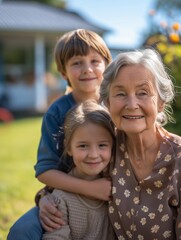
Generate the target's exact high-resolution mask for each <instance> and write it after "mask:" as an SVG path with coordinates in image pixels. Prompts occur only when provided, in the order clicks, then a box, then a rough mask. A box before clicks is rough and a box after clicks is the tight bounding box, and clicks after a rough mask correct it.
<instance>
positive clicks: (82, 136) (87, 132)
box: [68, 122, 113, 177]
mask: <svg viewBox="0 0 181 240" xmlns="http://www.w3.org/2000/svg"><path fill="white" fill-rule="evenodd" d="M112 146H113V139H112V136H111V134H110V133H109V131H108V130H107V129H105V128H104V127H102V126H100V125H98V124H94V123H90V122H88V123H85V124H83V125H81V126H79V127H78V128H77V129H76V130H75V132H74V133H73V136H72V139H71V143H70V149H69V151H68V154H69V155H70V156H72V157H73V161H74V164H75V166H76V172H78V174H79V175H80V176H83V177H86V176H96V175H98V174H99V173H101V172H102V171H103V169H105V168H106V167H107V165H108V163H109V162H110V159H111V154H112Z"/></svg>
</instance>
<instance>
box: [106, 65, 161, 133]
mask: <svg viewBox="0 0 181 240" xmlns="http://www.w3.org/2000/svg"><path fill="white" fill-rule="evenodd" d="M162 110H163V102H162V101H161V100H160V98H159V96H158V93H157V90H156V87H155V85H154V77H153V75H152V74H151V72H150V71H149V70H147V69H146V68H145V67H143V66H141V65H132V66H125V67H123V68H122V69H120V70H119V72H118V75H117V77H116V79H115V80H114V81H113V82H112V84H111V87H110V93H109V111H110V114H111V117H112V120H113V122H114V124H115V125H116V127H117V128H118V129H120V130H123V131H124V132H126V133H133V134H135V133H141V132H143V131H145V130H150V129H155V123H156V118H157V113H158V112H159V111H162Z"/></svg>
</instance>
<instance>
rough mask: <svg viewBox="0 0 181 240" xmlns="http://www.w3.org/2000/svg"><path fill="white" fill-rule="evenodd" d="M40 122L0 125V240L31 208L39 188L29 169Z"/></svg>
mask: <svg viewBox="0 0 181 240" xmlns="http://www.w3.org/2000/svg"><path fill="white" fill-rule="evenodd" d="M41 119H42V118H29V119H24V120H16V121H14V122H12V123H8V124H2V123H1V124H0V203H1V206H0V240H5V239H6V237H7V234H8V231H9V228H10V227H11V225H12V224H13V223H14V222H15V221H16V220H17V218H19V217H20V216H21V215H22V214H23V213H24V212H26V211H27V210H29V209H30V208H31V207H33V206H34V196H35V194H36V192H37V190H38V189H40V188H41V187H42V186H43V185H42V184H41V183H40V182H38V180H37V179H36V178H35V176H34V175H35V172H34V168H33V166H34V164H35V163H36V153H37V147H38V143H39V138H40V128H41Z"/></svg>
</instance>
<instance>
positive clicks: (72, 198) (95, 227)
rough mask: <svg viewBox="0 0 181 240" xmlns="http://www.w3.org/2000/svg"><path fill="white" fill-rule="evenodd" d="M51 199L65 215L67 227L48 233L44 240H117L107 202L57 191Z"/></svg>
mask: <svg viewBox="0 0 181 240" xmlns="http://www.w3.org/2000/svg"><path fill="white" fill-rule="evenodd" d="M51 198H52V199H53V201H54V202H55V203H56V204H57V206H58V209H59V210H60V211H61V212H62V213H63V217H64V218H63V219H64V220H65V221H66V222H67V225H65V226H62V227H61V228H60V229H58V230H55V231H54V232H51V233H47V232H46V233H45V234H44V235H43V238H42V239H43V240H114V239H117V238H116V237H115V235H114V232H113V228H112V226H111V223H110V221H109V217H108V205H107V202H104V201H99V200H92V199H88V198H85V197H82V196H80V195H77V194H73V193H69V192H64V191H61V190H56V189H55V190H54V191H53V192H52V194H51Z"/></svg>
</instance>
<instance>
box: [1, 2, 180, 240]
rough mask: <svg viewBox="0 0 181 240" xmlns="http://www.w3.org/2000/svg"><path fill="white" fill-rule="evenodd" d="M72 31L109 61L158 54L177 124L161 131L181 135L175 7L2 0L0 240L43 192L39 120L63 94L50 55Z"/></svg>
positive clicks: (177, 4) (170, 4)
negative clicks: (37, 172)
mask: <svg viewBox="0 0 181 240" xmlns="http://www.w3.org/2000/svg"><path fill="white" fill-rule="evenodd" d="M77 28H86V29H89V30H92V31H95V32H97V33H98V34H100V35H101V36H102V37H103V39H104V40H105V42H106V43H107V45H108V47H109V48H110V51H111V53H112V57H113V58H114V57H115V56H116V55H117V54H118V53H119V52H121V51H127V50H132V49H139V48H145V47H152V48H155V49H157V50H158V51H159V52H160V54H161V56H162V58H163V61H164V64H165V65H166V66H167V69H168V72H169V73H170V74H171V75H172V77H173V79H174V80H173V81H174V85H175V87H176V88H175V90H176V99H175V101H174V102H173V112H174V117H175V119H176V122H175V124H168V125H167V126H166V128H167V129H168V130H170V131H172V132H175V133H176V134H179V135H181V95H180V92H181V91H180V87H181V1H180V0H172V1H165V0H146V1H144V0H127V1H120V0H114V1H111V0H99V1H97V0H91V1H85V0H40V1H27V0H26V1H18V0H16V1H6V0H4V1H2V0H1V1H0V146H1V150H0V162H1V168H0V202H1V208H0V240H1V239H6V235H7V232H8V229H9V227H10V226H11V225H12V223H13V222H14V221H15V220H16V219H17V218H18V217H19V216H20V215H21V214H22V213H24V212H25V211H27V210H28V209H29V208H30V207H32V206H33V205H34V195H35V193H36V191H37V190H38V189H39V188H40V187H42V185H41V184H40V183H39V182H38V181H37V180H36V179H35V177H34V170H33V166H34V164H35V162H36V151H37V146H38V142H39V138H40V128H41V120H42V116H43V114H44V112H45V111H46V110H47V108H48V107H49V105H50V104H51V103H52V102H53V101H54V100H55V99H56V98H58V97H60V96H61V95H63V94H64V92H65V89H66V82H65V81H64V80H63V79H62V77H61V76H60V74H59V73H58V72H57V69H56V66H55V62H54V59H53V48H54V45H55V43H56V40H57V39H58V38H59V37H60V36H61V35H62V34H64V33H65V32H67V31H70V30H73V29H77Z"/></svg>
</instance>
